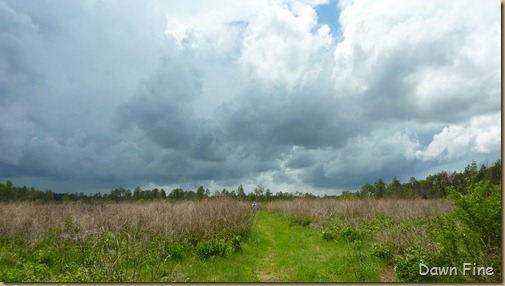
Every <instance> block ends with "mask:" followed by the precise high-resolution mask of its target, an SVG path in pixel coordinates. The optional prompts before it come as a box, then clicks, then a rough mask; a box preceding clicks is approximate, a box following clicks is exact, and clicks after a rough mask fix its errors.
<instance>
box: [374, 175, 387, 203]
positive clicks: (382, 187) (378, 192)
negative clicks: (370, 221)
mask: <svg viewBox="0 0 505 286" xmlns="http://www.w3.org/2000/svg"><path fill="white" fill-rule="evenodd" d="M385 193H386V184H385V183H384V181H383V180H382V179H379V180H377V182H376V183H375V197H376V198H378V199H381V198H383V197H384V194H385Z"/></svg>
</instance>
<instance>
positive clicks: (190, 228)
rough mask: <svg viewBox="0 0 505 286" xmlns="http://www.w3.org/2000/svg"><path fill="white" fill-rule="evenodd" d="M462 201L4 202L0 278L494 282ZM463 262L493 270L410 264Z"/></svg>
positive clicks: (482, 238)
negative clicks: (434, 269)
mask: <svg viewBox="0 0 505 286" xmlns="http://www.w3.org/2000/svg"><path fill="white" fill-rule="evenodd" d="M466 197H468V196H465V197H464V198H466ZM462 206H464V204H463V203H462V199H461V198H460V199H456V201H454V200H448V199H444V200H400V199H384V200H371V199H362V200H341V201H337V200H335V199H303V198H301V199H295V200H289V201H275V202H271V203H265V204H261V203H260V208H259V210H258V211H257V212H256V213H254V212H253V211H252V210H251V207H250V203H249V202H243V201H238V200H234V199H229V198H211V199H205V200H202V201H182V202H167V201H161V200H160V201H155V202H146V203H61V204H36V203H9V204H2V205H0V281H12V282H38V281H58V282H93V281H94V282H98V281H100V282H102V281H107V282H111V281H117V282H121V281H122V282H213V281H218V282H264V281H269V282H285V281H292V282H295V281H299V282H354V281H360V282H380V281H382V282H392V281H434V282H437V281H489V282H490V281H501V277H502V276H501V275H502V274H501V244H500V245H496V239H497V238H496V237H494V236H493V235H494V232H493V231H492V230H489V229H486V228H482V229H479V230H476V229H472V228H470V227H469V226H468V225H467V223H466V222H465V220H464V213H461V210H462V209H464V208H463V207H462ZM498 210H499V211H500V213H501V209H498ZM485 223H486V220H485V218H482V221H481V222H480V223H479V224H480V225H481V226H482V227H487V226H485ZM490 223H492V221H491V222H490ZM498 223H499V226H500V237H499V239H500V241H501V222H498ZM485 231H491V233H484V232H485ZM464 262H471V263H476V264H477V265H485V266H488V267H493V271H494V272H493V275H465V276H464V275H461V274H460V275H452V276H447V275H446V276H439V275H420V274H419V263H424V264H425V265H429V266H454V267H458V271H461V270H462V269H461V267H462V263H464Z"/></svg>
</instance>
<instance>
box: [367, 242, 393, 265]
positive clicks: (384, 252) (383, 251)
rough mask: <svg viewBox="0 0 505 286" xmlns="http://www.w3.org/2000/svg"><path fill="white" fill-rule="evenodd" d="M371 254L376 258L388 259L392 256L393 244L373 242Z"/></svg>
mask: <svg viewBox="0 0 505 286" xmlns="http://www.w3.org/2000/svg"><path fill="white" fill-rule="evenodd" d="M372 255H373V256H375V257H377V258H380V259H383V260H386V261H389V260H391V259H392V258H393V256H394V245H393V244H392V243H380V242H379V243H373V244H372Z"/></svg>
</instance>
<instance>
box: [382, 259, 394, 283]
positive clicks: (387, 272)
mask: <svg viewBox="0 0 505 286" xmlns="http://www.w3.org/2000/svg"><path fill="white" fill-rule="evenodd" d="M381 282H395V266H394V265H393V264H392V263H391V264H388V266H386V269H384V272H382V274H381Z"/></svg>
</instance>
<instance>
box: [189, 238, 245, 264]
mask: <svg viewBox="0 0 505 286" xmlns="http://www.w3.org/2000/svg"><path fill="white" fill-rule="evenodd" d="M240 243H241V237H240V236H235V237H233V238H232V239H230V240H225V239H224V238H221V239H218V238H211V239H209V240H204V241H201V242H199V243H198V244H197V245H196V250H195V251H196V256H197V257H199V258H202V259H208V258H210V257H212V256H221V257H224V256H227V255H231V254H233V253H236V252H239V251H241V246H240Z"/></svg>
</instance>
